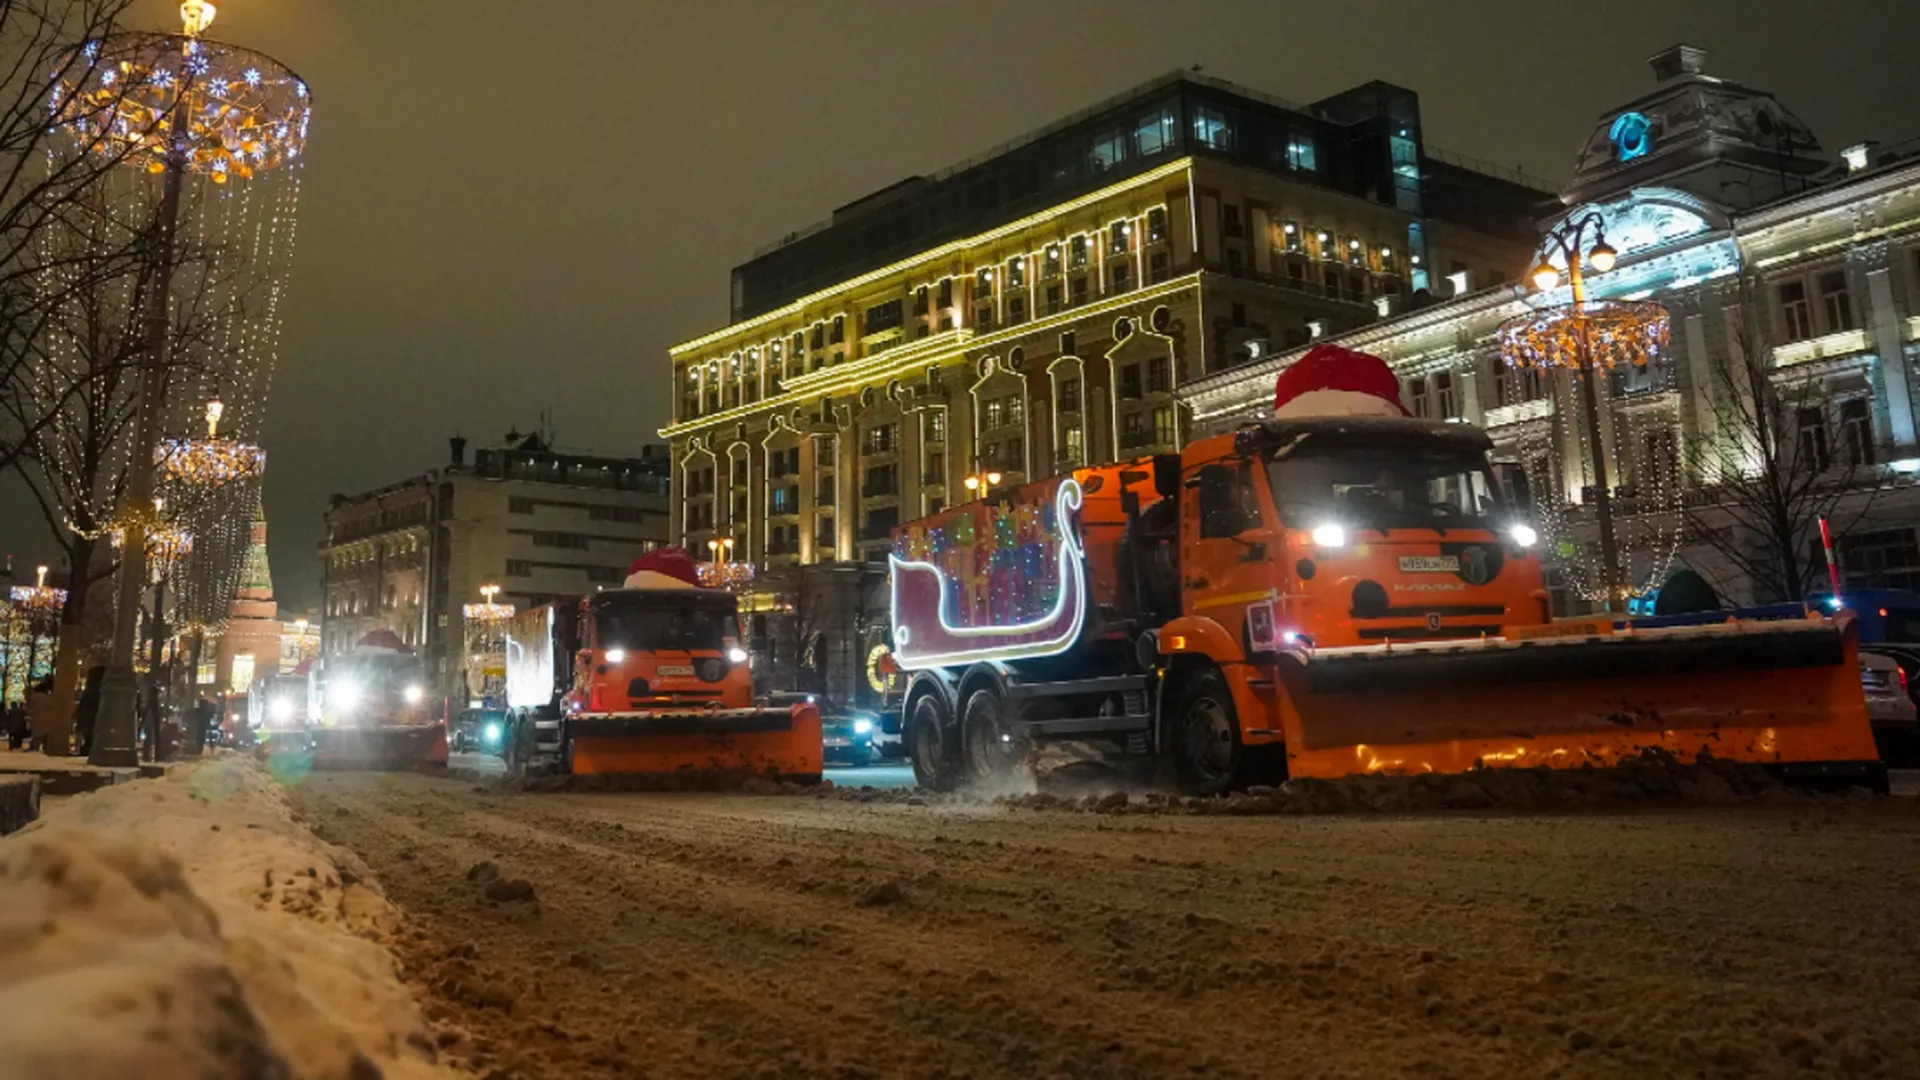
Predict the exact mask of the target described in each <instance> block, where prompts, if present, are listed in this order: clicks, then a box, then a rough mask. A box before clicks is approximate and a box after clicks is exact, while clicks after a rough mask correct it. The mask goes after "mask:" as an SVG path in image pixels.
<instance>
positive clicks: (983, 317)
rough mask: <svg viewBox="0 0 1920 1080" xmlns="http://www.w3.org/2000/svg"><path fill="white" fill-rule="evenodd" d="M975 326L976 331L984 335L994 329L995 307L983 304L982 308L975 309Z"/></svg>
mask: <svg viewBox="0 0 1920 1080" xmlns="http://www.w3.org/2000/svg"><path fill="white" fill-rule="evenodd" d="M973 325H974V328H975V329H977V330H979V331H980V332H981V333H983V334H984V333H986V332H987V331H989V330H992V329H993V305H992V304H982V305H981V306H979V307H977V308H974V309H973Z"/></svg>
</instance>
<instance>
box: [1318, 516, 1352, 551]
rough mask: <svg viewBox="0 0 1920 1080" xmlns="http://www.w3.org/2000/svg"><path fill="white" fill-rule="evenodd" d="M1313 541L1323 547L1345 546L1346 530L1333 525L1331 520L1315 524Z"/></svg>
mask: <svg viewBox="0 0 1920 1080" xmlns="http://www.w3.org/2000/svg"><path fill="white" fill-rule="evenodd" d="M1313 542H1314V544H1316V545H1318V546H1319V547H1323V548H1337V547H1345V546H1346V545H1347V530H1345V529H1343V528H1341V527H1340V526H1338V525H1335V524H1334V523H1333V522H1331V521H1329V522H1327V523H1326V524H1324V525H1315V526H1314V527H1313Z"/></svg>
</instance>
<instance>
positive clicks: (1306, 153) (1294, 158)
mask: <svg viewBox="0 0 1920 1080" xmlns="http://www.w3.org/2000/svg"><path fill="white" fill-rule="evenodd" d="M1314 157H1315V155H1314V152H1313V138H1312V136H1309V135H1298V134H1296V135H1289V136H1287V167H1288V168H1291V169H1300V170H1302V171H1305V172H1313V171H1314V170H1316V169H1318V168H1319V165H1318V164H1316V162H1315V160H1314Z"/></svg>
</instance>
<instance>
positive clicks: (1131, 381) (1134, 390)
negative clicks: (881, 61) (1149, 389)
mask: <svg viewBox="0 0 1920 1080" xmlns="http://www.w3.org/2000/svg"><path fill="white" fill-rule="evenodd" d="M1139 396H1140V365H1139V364H1122V365H1121V366H1120V397H1121V398H1122V400H1126V401H1131V400H1133V399H1134V398H1137V397H1139Z"/></svg>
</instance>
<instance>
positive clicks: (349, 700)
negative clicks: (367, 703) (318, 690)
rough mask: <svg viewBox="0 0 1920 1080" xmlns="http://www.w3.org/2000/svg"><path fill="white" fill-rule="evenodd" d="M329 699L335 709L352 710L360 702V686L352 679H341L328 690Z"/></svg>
mask: <svg viewBox="0 0 1920 1080" xmlns="http://www.w3.org/2000/svg"><path fill="white" fill-rule="evenodd" d="M327 699H328V700H329V701H331V702H333V704H334V707H335V708H339V709H351V708H353V707H354V705H356V704H358V703H359V701H360V684H359V683H356V682H354V681H353V680H351V679H341V680H340V681H339V682H337V683H334V684H333V686H332V687H330V688H329V689H328V690H327Z"/></svg>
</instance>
